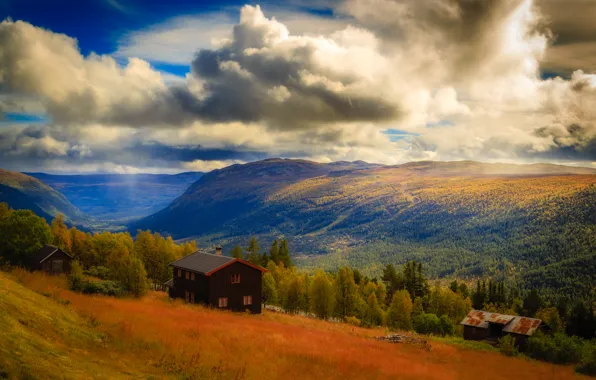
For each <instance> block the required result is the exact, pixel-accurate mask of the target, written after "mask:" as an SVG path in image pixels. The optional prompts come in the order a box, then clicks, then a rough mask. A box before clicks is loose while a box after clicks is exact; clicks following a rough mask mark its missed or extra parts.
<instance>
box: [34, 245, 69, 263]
mask: <svg viewBox="0 0 596 380" xmlns="http://www.w3.org/2000/svg"><path fill="white" fill-rule="evenodd" d="M58 251H60V252H62V253H64V254H65V255H66V256H68V257H70V258H71V259H72V258H73V257H72V256H71V255H69V254H68V253H66V252H64V251H63V250H61V249H60V248H58V247H54V246H53V245H49V244H46V245H44V246H43V247H41V248H40V249H39V251H37V252H36V253H35V254H34V255H33V256H32V257H31V261H32V262H33V263H35V264H41V263H43V262H44V261H46V260H47V259H48V258H49V257H50V256H52V255H53V254H54V253H56V252H58Z"/></svg>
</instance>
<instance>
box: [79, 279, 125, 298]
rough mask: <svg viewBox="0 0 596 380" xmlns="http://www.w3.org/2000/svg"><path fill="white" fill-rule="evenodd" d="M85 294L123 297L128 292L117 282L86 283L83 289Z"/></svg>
mask: <svg viewBox="0 0 596 380" xmlns="http://www.w3.org/2000/svg"><path fill="white" fill-rule="evenodd" d="M82 292H83V293H85V294H103V295H106V296H114V297H121V296H123V295H125V294H126V290H125V289H124V287H123V286H122V284H120V283H119V282H116V281H86V282H85V285H84V287H83V289H82Z"/></svg>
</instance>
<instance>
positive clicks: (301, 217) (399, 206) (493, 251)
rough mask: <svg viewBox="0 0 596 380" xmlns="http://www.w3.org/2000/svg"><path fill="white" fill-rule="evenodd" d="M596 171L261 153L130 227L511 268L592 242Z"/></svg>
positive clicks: (332, 263) (359, 261) (475, 270)
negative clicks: (335, 162)
mask: <svg viewBox="0 0 596 380" xmlns="http://www.w3.org/2000/svg"><path fill="white" fill-rule="evenodd" d="M352 165H354V164H352ZM595 173H596V171H594V170H591V169H586V168H574V167H565V166H557V165H504V164H482V163H477V162H468V161H466V162H419V163H411V164H405V165H400V166H393V167H391V166H369V167H367V166H366V165H363V164H360V165H355V167H354V166H350V164H348V163H345V164H344V167H341V166H340V167H332V166H330V165H328V164H316V163H311V162H308V161H294V160H267V161H262V162H256V163H251V164H247V165H235V166H233V167H230V168H226V169H222V170H219V171H215V172H213V173H210V174H208V175H206V176H205V177H203V178H202V179H201V180H199V181H198V182H197V183H195V184H194V185H193V186H192V187H191V188H190V189H189V190H188V191H187V192H186V193H185V194H184V195H182V196H181V197H180V198H178V199H177V200H176V201H175V202H173V203H172V204H171V205H170V206H169V207H168V208H166V209H164V210H162V211H160V212H159V213H157V214H154V215H152V216H151V217H149V218H146V219H144V220H142V221H141V222H140V223H139V224H137V225H135V226H134V227H141V228H149V229H152V230H156V231H163V232H166V233H171V234H172V235H173V236H174V237H176V238H185V237H191V236H192V237H198V238H199V240H200V241H201V240H202V241H203V242H205V241H212V242H213V241H217V242H219V243H229V244H236V243H237V242H238V241H242V240H243V239H247V238H248V236H249V235H257V236H261V237H263V238H267V239H271V238H274V237H278V236H280V235H284V236H286V237H288V239H289V240H290V244H291V246H292V247H294V249H295V250H296V251H298V253H301V254H302V257H299V258H298V263H299V264H300V265H303V266H312V267H321V266H322V267H325V268H336V267H337V266H338V265H341V264H343V263H347V264H350V265H352V266H355V267H358V268H361V269H363V270H364V272H365V273H369V274H379V272H380V268H381V267H382V266H383V265H385V264H387V263H394V264H401V263H404V262H406V261H408V260H412V259H416V260H419V261H422V262H423V263H425V267H427V268H428V269H429V272H430V273H428V274H429V275H430V276H433V277H435V276H438V277H445V276H447V277H449V276H459V277H468V278H470V277H475V276H485V275H492V276H508V277H509V278H512V277H514V275H519V274H522V273H526V272H527V271H528V270H538V269H539V268H542V267H545V268H553V267H551V265H556V264H557V263H560V262H562V261H564V260H574V259H578V260H579V259H580V258H585V257H588V256H590V255H593V254H594V252H596V187H595V184H596V174H595ZM574 262H575V261H574ZM521 281H525V280H521ZM559 285H560V284H559V283H557V282H556V281H555V282H554V283H549V284H548V286H559ZM586 286H587V287H589V286H592V284H591V283H589V284H587V285H586Z"/></svg>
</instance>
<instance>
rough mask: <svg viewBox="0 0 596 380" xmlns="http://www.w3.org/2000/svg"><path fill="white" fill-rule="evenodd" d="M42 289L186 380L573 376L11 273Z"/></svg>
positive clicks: (117, 344) (341, 328)
mask: <svg viewBox="0 0 596 380" xmlns="http://www.w3.org/2000/svg"><path fill="white" fill-rule="evenodd" d="M13 276H15V277H18V278H19V281H21V282H23V283H24V284H26V285H27V286H28V287H31V288H33V289H35V290H37V291H43V292H49V293H51V294H52V295H53V296H54V297H59V298H60V299H65V300H68V301H70V307H72V308H73V309H74V310H75V311H76V312H78V313H79V314H80V315H83V316H85V317H86V318H87V319H89V320H91V321H93V322H94V323H95V324H96V325H97V326H96V330H97V331H99V332H101V333H102V334H105V335H106V336H108V337H110V342H109V343H110V346H111V347H112V349H113V350H115V351H118V352H126V353H127V355H129V356H130V357H137V358H142V365H143V366H145V365H147V366H149V367H151V368H158V369H160V370H162V371H164V373H169V374H173V375H177V376H181V377H186V378H237V379H243V378H246V379H284V380H287V379H298V378H299V379H311V378H317V379H322V378H323V379H384V378H393V379H395V378H398V379H478V378H481V379H510V378H520V379H561V380H564V379H576V378H578V376H577V375H575V374H574V373H573V370H572V368H571V367H563V366H555V365H550V364H545V363H539V362H533V361H528V360H524V359H519V358H509V357H505V356H501V355H499V354H498V353H495V352H481V351H474V350H470V349H464V348H461V347H456V346H452V345H449V344H445V343H441V342H432V350H431V351H430V352H429V351H425V350H423V349H421V348H419V347H416V346H408V345H394V344H390V343H385V342H378V341H375V340H372V339H370V337H371V336H375V335H381V334H384V333H385V331H383V330H381V329H377V330H369V329H361V328H356V327H352V326H349V325H345V324H333V323H328V322H324V321H319V320H313V319H308V318H302V317H295V316H288V315H281V314H275V313H264V314H262V315H243V314H232V313H229V312H222V311H215V310H210V309H208V308H204V307H200V306H194V305H192V306H191V305H185V304H182V303H178V302H173V303H171V302H170V301H168V300H167V298H166V297H165V295H164V294H163V293H155V292H154V293H151V294H150V295H148V296H147V297H145V298H143V299H141V300H134V299H114V298H108V297H89V296H84V295H80V294H75V293H72V292H70V291H68V290H65V289H64V279H59V278H48V277H46V276H42V275H39V274H27V273H22V272H19V273H15V274H13Z"/></svg>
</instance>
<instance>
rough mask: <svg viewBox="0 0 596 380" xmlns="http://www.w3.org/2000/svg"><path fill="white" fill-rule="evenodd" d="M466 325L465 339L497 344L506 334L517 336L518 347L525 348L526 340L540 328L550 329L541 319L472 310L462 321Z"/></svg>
mask: <svg viewBox="0 0 596 380" xmlns="http://www.w3.org/2000/svg"><path fill="white" fill-rule="evenodd" d="M460 324H461V325H463V326H464V339H466V340H480V341H486V342H487V343H491V344H496V343H497V340H498V339H499V338H501V337H503V336H505V335H511V336H513V337H514V338H515V342H516V344H517V346H518V347H520V348H524V347H525V345H526V341H527V339H528V338H529V337H531V336H532V335H533V334H534V333H535V332H536V331H538V330H549V327H548V326H547V325H546V324H545V323H544V322H543V321H541V320H540V319H535V318H528V317H520V316H515V315H506V314H500V313H492V312H487V311H482V310H472V311H470V312H469V313H468V315H467V316H466V317H465V318H464V319H463V320H462V321H461V322H460Z"/></svg>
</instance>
